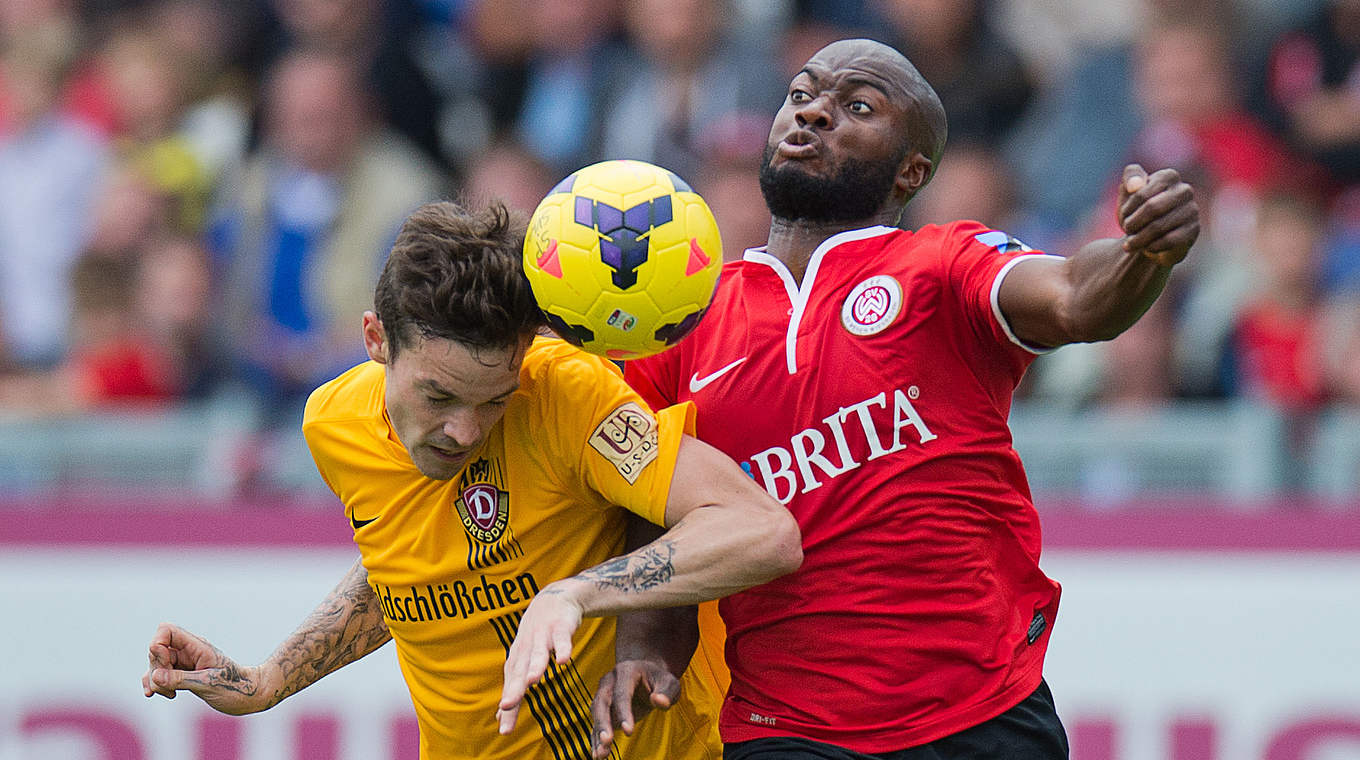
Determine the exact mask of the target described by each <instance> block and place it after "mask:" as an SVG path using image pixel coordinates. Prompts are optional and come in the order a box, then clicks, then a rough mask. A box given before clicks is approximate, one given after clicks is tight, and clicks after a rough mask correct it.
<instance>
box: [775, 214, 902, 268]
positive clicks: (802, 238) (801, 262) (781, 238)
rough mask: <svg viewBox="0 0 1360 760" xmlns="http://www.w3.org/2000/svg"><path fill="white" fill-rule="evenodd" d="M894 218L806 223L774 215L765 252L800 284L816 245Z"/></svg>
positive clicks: (890, 221)
mask: <svg viewBox="0 0 1360 760" xmlns="http://www.w3.org/2000/svg"><path fill="white" fill-rule="evenodd" d="M895 221H896V220H895V219H890V218H888V216H887V215H879V216H874V217H870V218H868V219H862V220H859V221H854V222H809V221H806V220H796V221H790V220H788V219H782V218H780V217H775V218H774V219H773V220H772V221H771V222H770V238H769V242H768V243H767V244H766V248H765V252H766V253H768V254H770V255H771V256H773V257H775V258H777V259H779V260H780V261H782V262H784V266H786V267H788V268H789V273H790V274H792V275H793V279H794V281H795V282H797V283H798V284H799V285H802V284H803V274H804V273H805V272H807V267H808V262H809V261H810V260H811V259H812V254H813V252H815V251H816V250H817V246H819V245H821V244H822V243H823V242H825V241H826V239H827V238H829V237H831V236H832V235H835V234H838V233H841V232H845V231H847V230H859V229H864V228H865V227H873V226H874V225H878V224H888V225H891V224H893V223H894V222H895Z"/></svg>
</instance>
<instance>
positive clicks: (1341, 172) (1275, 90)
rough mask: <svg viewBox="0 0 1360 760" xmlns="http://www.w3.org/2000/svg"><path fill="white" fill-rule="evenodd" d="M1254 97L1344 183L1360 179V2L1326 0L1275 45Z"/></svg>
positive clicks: (1269, 116)
mask: <svg viewBox="0 0 1360 760" xmlns="http://www.w3.org/2000/svg"><path fill="white" fill-rule="evenodd" d="M1262 68H1263V71H1262V72H1261V73H1260V76H1259V77H1258V78H1257V80H1256V83H1255V84H1256V88H1255V94H1254V102H1255V104H1256V106H1257V107H1258V108H1259V109H1260V111H1261V113H1263V114H1264V115H1265V116H1266V118H1267V119H1268V121H1269V123H1270V124H1271V125H1272V126H1274V127H1275V128H1276V129H1277V130H1278V131H1279V132H1280V134H1282V135H1284V136H1285V138H1286V139H1287V140H1288V141H1289V143H1290V144H1291V145H1292V146H1294V147H1295V148H1296V149H1298V150H1299V151H1301V152H1303V153H1305V154H1307V155H1310V156H1312V157H1313V158H1315V159H1316V160H1317V161H1318V162H1320V163H1321V164H1322V165H1323V166H1325V167H1326V168H1327V170H1328V171H1329V172H1330V173H1331V176H1332V177H1333V179H1335V180H1337V181H1339V182H1341V183H1343V184H1355V183H1360V0H1327V1H1326V2H1325V3H1323V4H1322V5H1321V7H1319V8H1318V10H1317V12H1316V13H1314V14H1312V16H1311V17H1310V18H1308V19H1307V20H1306V21H1305V22H1304V23H1302V24H1300V25H1298V26H1295V27H1293V28H1291V29H1288V30H1286V31H1285V32H1283V33H1282V34H1280V35H1279V36H1278V37H1277V38H1276V39H1275V40H1274V41H1273V42H1272V44H1271V45H1270V50H1269V52H1268V54H1267V56H1266V59H1265V61H1264V65H1263V66H1262Z"/></svg>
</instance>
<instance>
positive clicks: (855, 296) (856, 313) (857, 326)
mask: <svg viewBox="0 0 1360 760" xmlns="http://www.w3.org/2000/svg"><path fill="white" fill-rule="evenodd" d="M900 313H902V286H901V285H900V284H898V282H897V280H895V279H893V278H892V277H889V276H888V275H886V274H880V275H875V276H874V277H870V278H869V279H867V280H865V281H863V282H861V283H860V284H858V285H856V286H855V288H854V289H853V290H851V291H850V295H848V296H846V298H845V304H844V305H843V306H841V324H842V325H844V326H845V329H846V330H849V331H850V334H851V335H859V336H865V335H874V334H877V333H880V332H883V331H884V330H886V329H887V328H888V326H889V325H891V324H892V323H893V321H894V320H896V319H897V315H898V314H900Z"/></svg>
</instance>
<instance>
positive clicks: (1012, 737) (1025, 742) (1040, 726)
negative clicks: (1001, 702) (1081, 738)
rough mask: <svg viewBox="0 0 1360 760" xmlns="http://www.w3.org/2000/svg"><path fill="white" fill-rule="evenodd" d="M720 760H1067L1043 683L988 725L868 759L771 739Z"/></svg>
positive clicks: (735, 746) (727, 750)
mask: <svg viewBox="0 0 1360 760" xmlns="http://www.w3.org/2000/svg"><path fill="white" fill-rule="evenodd" d="M723 760H1067V732H1066V731H1064V730H1063V726H1062V721H1060V720H1058V712H1057V710H1055V709H1054V707H1053V692H1051V691H1049V690H1048V684H1047V683H1045V682H1042V681H1041V682H1040V683H1039V688H1038V689H1035V690H1034V693H1033V694H1030V695H1029V696H1028V697H1025V699H1024V701H1022V702H1021V703H1020V704H1018V705H1016V706H1015V707H1012V708H1011V709H1009V710H1007V711H1006V712H1003V713H1001V714H1000V715H998V716H996V717H995V718H992V719H991V720H988V721H984V722H982V723H979V724H977V725H976V726H973V727H972V728H968V729H964V730H963V731H960V732H958V733H957V734H951V735H949V736H946V737H944V738H942V739H936V740H935V741H933V742H930V743H929V744H922V745H920V746H918V747H911V748H910V749H903V750H897V751H895V752H883V753H880V754H876V755H868V754H864V753H862V752H852V751H850V750H848V749H844V748H842V747H837V746H835V745H832V744H822V743H821V742H814V741H811V740H808V739H797V738H793V737H774V738H769V739H753V740H751V741H748V742H735V743H732V744H726V745H724V746H723Z"/></svg>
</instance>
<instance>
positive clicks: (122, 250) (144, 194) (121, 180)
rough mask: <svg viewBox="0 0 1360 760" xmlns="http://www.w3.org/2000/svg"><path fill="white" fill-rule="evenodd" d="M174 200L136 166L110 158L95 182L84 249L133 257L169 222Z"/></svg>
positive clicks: (165, 228)
mask: <svg viewBox="0 0 1360 760" xmlns="http://www.w3.org/2000/svg"><path fill="white" fill-rule="evenodd" d="M174 209H175V203H174V200H173V198H172V197H171V196H170V195H169V194H168V193H166V192H165V191H164V190H163V189H161V187H160V186H158V185H157V183H156V182H155V180H154V179H153V178H152V177H150V176H148V175H147V174H146V173H145V172H144V171H143V170H142V168H141V167H140V166H138V165H136V164H133V163H131V162H128V161H119V160H114V161H113V162H111V164H110V166H109V169H108V170H107V172H106V173H105V176H104V179H103V181H102V182H101V183H100V185H99V192H98V197H97V199H96V201H95V205H94V208H93V209H92V211H91V221H92V223H93V224H92V228H91V231H90V238H89V242H88V244H87V246H86V250H87V251H89V252H93V253H95V254H98V255H100V256H105V257H107V258H125V259H129V260H135V259H136V258H138V257H139V256H140V255H141V253H142V248H143V247H144V246H145V245H146V244H147V242H148V241H150V240H154V239H155V238H156V237H157V236H160V235H163V234H165V232H166V231H167V230H169V229H171V227H172V226H173V219H174Z"/></svg>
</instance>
